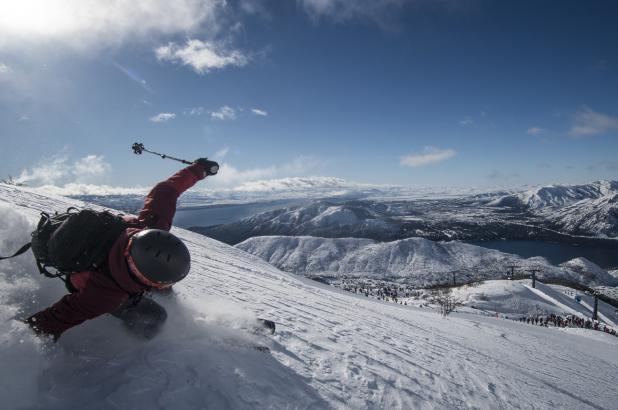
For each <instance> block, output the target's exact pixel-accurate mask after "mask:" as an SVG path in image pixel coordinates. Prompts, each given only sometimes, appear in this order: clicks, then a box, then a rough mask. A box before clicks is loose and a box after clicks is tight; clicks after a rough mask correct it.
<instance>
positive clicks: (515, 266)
mask: <svg viewBox="0 0 618 410" xmlns="http://www.w3.org/2000/svg"><path fill="white" fill-rule="evenodd" d="M507 268H509V269H510V270H511V277H510V279H511V280H513V279H514V278H515V269H516V268H519V266H517V265H508V266H507Z"/></svg>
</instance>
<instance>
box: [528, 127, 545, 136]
mask: <svg viewBox="0 0 618 410" xmlns="http://www.w3.org/2000/svg"><path fill="white" fill-rule="evenodd" d="M545 131H547V130H546V129H545V128H541V127H530V128H528V129H527V130H526V134H530V135H539V134H542V133H544V132H545Z"/></svg>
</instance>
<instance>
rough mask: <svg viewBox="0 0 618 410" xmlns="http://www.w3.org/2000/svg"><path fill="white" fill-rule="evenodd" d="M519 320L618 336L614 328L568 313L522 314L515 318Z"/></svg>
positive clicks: (538, 324) (539, 324)
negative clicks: (561, 314) (565, 315)
mask: <svg viewBox="0 0 618 410" xmlns="http://www.w3.org/2000/svg"><path fill="white" fill-rule="evenodd" d="M515 320H517V321H519V322H522V323H526V324H531V325H537V326H545V327H549V326H552V327H578V328H582V329H591V330H597V331H602V332H605V333H608V334H610V335H612V336H618V332H616V330H615V329H613V328H611V327H609V326H607V325H604V324H601V323H599V322H598V321H597V320H591V319H584V318H581V317H578V316H573V315H569V316H567V317H562V316H560V315H556V314H553V313H552V314H550V315H547V316H534V317H531V316H522V317H520V318H519V319H515Z"/></svg>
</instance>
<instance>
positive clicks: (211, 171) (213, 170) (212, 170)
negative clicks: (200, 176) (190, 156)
mask: <svg viewBox="0 0 618 410" xmlns="http://www.w3.org/2000/svg"><path fill="white" fill-rule="evenodd" d="M195 163H196V164H199V165H201V166H202V167H203V168H204V172H205V173H206V176H208V175H217V172H219V164H218V163H216V162H215V161H211V160H209V159H208V158H199V159H196V160H195Z"/></svg>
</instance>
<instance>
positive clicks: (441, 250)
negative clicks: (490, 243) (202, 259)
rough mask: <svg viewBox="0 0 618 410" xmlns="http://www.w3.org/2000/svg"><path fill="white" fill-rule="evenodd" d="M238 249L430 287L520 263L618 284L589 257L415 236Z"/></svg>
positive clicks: (282, 263) (277, 239) (251, 242)
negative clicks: (560, 257) (549, 257)
mask: <svg viewBox="0 0 618 410" xmlns="http://www.w3.org/2000/svg"><path fill="white" fill-rule="evenodd" d="M236 247H237V248H238V249H242V250H244V251H246V252H249V253H251V254H253V255H256V256H258V257H260V258H262V259H263V260H265V261H267V262H268V263H270V264H272V265H274V266H276V267H278V268H279V269H282V270H284V271H287V272H293V273H297V274H301V275H323V276H330V275H334V276H342V275H346V276H358V277H371V278H384V279H391V280H392V279H395V280H397V279H404V280H405V281H406V283H409V284H414V285H417V286H427V285H433V284H440V283H447V282H450V281H451V280H452V274H453V272H455V273H456V276H457V278H458V279H457V280H459V281H460V282H469V281H471V280H479V279H493V278H501V277H503V276H505V273H506V272H507V270H508V268H507V266H508V265H511V264H516V265H518V266H519V269H520V270H523V271H526V270H527V269H530V268H533V267H534V268H540V269H541V272H540V273H539V274H538V275H539V277H540V278H551V279H563V280H568V281H575V282H579V283H583V284H586V285H609V286H616V285H618V280H616V278H614V277H613V276H611V275H610V274H608V273H607V272H606V271H604V270H603V269H601V268H599V267H598V266H596V265H595V264H594V263H592V262H590V261H587V260H586V259H584V258H579V259H577V260H574V261H570V262H568V263H566V264H563V265H562V266H561V267H556V266H552V265H551V264H549V263H548V262H547V261H546V260H545V259H544V258H540V257H535V258H529V259H522V258H520V257H519V256H517V255H511V254H507V253H503V252H499V251H496V250H493V249H487V248H482V247H480V246H474V245H469V244H465V243H461V242H457V241H452V242H434V241H430V240H427V239H423V238H409V239H403V240H398V241H393V242H376V241H373V240H370V239H358V238H316V237H306V236H303V237H290V236H261V237H254V238H250V239H247V240H246V241H244V242H242V243H240V244H238V245H236Z"/></svg>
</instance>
